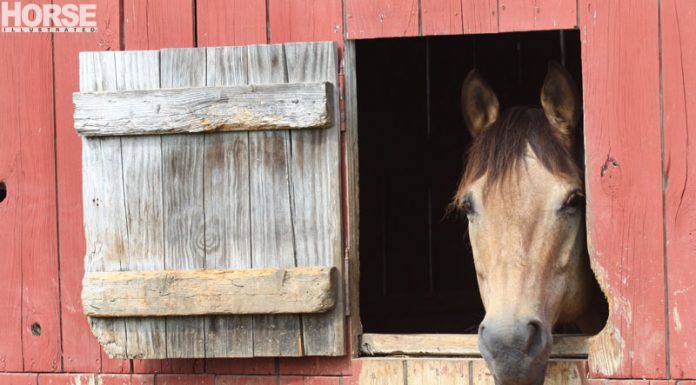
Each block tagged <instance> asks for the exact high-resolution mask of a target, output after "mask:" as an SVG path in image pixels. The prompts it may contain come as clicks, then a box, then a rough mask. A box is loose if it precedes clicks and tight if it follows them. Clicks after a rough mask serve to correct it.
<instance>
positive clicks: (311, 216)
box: [284, 42, 345, 356]
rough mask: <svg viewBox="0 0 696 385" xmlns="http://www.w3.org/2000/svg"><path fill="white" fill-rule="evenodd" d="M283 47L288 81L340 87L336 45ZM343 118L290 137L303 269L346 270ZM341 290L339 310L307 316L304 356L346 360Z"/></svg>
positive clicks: (294, 215)
mask: <svg viewBox="0 0 696 385" xmlns="http://www.w3.org/2000/svg"><path fill="white" fill-rule="evenodd" d="M284 48H285V55H286V57H287V62H288V65H287V70H288V72H287V73H288V81H289V82H291V83H296V82H317V81H323V82H330V83H331V84H338V62H337V60H338V52H337V47H336V44H335V43H333V42H326V43H300V44H285V46H284ZM329 103H330V104H333V105H332V106H331V107H330V109H331V110H333V111H338V110H339V105H338V103H339V90H338V89H337V88H334V89H333V94H332V95H330V97H329ZM339 118H340V116H339V115H338V114H334V116H333V119H332V122H331V127H330V128H329V129H328V130H311V131H308V130H304V131H292V132H290V156H291V160H290V196H291V210H292V221H293V223H292V224H293V232H294V243H295V258H296V261H297V265H298V266H339V267H342V266H343V263H342V262H343V258H342V253H341V176H340V172H341V171H340V159H339V154H340V139H339V135H340V134H339V127H340V124H341V123H340V121H339ZM317 234H322V235H321V236H317ZM342 287H343V285H339V286H338V298H337V306H336V307H335V308H334V309H333V310H331V312H330V313H328V314H319V315H303V316H302V336H303V343H304V346H303V351H304V354H306V355H310V356H334V355H343V353H344V351H345V348H344V345H345V332H344V324H343V318H344V314H345V307H344V304H343V303H344V293H343V290H341V289H342Z"/></svg>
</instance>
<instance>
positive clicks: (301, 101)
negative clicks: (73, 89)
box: [73, 51, 333, 136]
mask: <svg viewBox="0 0 696 385" xmlns="http://www.w3.org/2000/svg"><path fill="white" fill-rule="evenodd" d="M153 52H156V51H153ZM134 70H136V69H131V71H134ZM203 70H205V68H204V69H203ZM154 79H157V78H154ZM331 92H333V90H332V87H331V85H330V84H327V83H295V84H279V85H260V86H256V85H249V86H235V87H199V88H179V89H160V90H149V91H121V92H99V93H76V94H75V95H74V96H73V101H74V103H75V128H76V129H77V131H78V132H79V133H80V134H81V135H84V136H124V135H160V134H175V133H195V132H210V131H246V130H282V129H292V128H295V129H297V128H323V127H327V126H329V125H330V124H331V123H332V119H333V118H332V112H331V108H330V107H331V106H329V105H328V102H327V99H328V94H329V93H331Z"/></svg>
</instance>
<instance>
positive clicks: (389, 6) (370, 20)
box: [345, 0, 420, 39]
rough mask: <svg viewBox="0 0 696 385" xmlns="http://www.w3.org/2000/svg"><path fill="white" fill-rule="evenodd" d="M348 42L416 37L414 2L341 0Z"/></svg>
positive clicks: (416, 14) (405, 0)
mask: <svg viewBox="0 0 696 385" xmlns="http://www.w3.org/2000/svg"><path fill="white" fill-rule="evenodd" d="M345 4H346V5H345V6H346V28H347V29H348V38H349V39H367V38H374V37H395V36H399V37H400V36H418V35H419V33H420V31H419V9H418V0H400V1H394V0H345Z"/></svg>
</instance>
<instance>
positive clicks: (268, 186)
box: [248, 45, 302, 357]
mask: <svg viewBox="0 0 696 385" xmlns="http://www.w3.org/2000/svg"><path fill="white" fill-rule="evenodd" d="M248 71H249V73H248V74H249V83H253V84H264V83H286V82H287V67H286V64H285V52H284V50H283V46H282V45H259V46H250V47H248ZM289 157H290V136H289V133H288V132H287V131H279V132H252V133H250V134H249V167H250V192H251V197H252V201H253V205H252V208H251V237H252V239H251V245H252V266H253V267H293V266H296V254H295V253H296V250H295V239H294V233H293V219H292V208H291V207H290V202H291V197H290V166H289V164H288V162H289ZM301 355H302V331H301V327H300V318H299V316H296V315H279V316H255V317H254V356H257V357H258V356H301Z"/></svg>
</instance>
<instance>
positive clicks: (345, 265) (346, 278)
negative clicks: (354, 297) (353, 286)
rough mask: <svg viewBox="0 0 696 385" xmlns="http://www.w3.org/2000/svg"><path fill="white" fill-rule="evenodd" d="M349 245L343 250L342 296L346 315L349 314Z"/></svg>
mask: <svg viewBox="0 0 696 385" xmlns="http://www.w3.org/2000/svg"><path fill="white" fill-rule="evenodd" d="M349 255H350V247H346V248H345V250H343V296H344V301H343V302H344V303H345V304H346V307H345V314H346V317H348V316H350V277H351V276H350V257H349Z"/></svg>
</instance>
